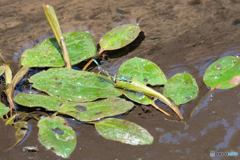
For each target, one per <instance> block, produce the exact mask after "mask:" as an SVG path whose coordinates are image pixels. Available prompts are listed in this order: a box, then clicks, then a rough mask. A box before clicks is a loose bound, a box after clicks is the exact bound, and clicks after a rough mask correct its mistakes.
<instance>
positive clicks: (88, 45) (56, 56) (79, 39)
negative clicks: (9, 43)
mask: <svg viewBox="0 0 240 160" xmlns="http://www.w3.org/2000/svg"><path fill="white" fill-rule="evenodd" d="M63 37H64V39H65V42H66V46H67V50H68V54H69V58H70V61H71V65H74V64H77V63H79V62H81V61H83V60H85V59H88V58H90V57H93V56H95V55H96V54H97V49H96V45H95V42H94V40H93V38H92V36H91V34H89V33H87V32H85V31H76V32H72V33H65V34H63ZM21 64H22V65H28V66H29V67H62V66H64V65H65V63H64V59H63V57H62V51H61V47H60V46H59V44H58V42H57V40H56V38H55V37H53V38H50V39H48V40H46V41H44V42H42V43H41V44H40V45H38V46H36V47H35V48H32V49H28V50H26V51H25V52H24V53H23V55H22V58H21Z"/></svg>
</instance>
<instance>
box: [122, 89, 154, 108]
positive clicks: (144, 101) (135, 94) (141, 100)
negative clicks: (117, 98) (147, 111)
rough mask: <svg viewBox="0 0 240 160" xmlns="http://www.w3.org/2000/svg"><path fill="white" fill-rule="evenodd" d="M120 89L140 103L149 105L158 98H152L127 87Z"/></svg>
mask: <svg viewBox="0 0 240 160" xmlns="http://www.w3.org/2000/svg"><path fill="white" fill-rule="evenodd" d="M118 90H119V91H121V92H122V93H123V94H124V95H125V96H126V97H128V98H129V99H131V100H133V101H134V102H137V103H140V104H145V105H148V104H152V103H154V101H155V100H156V98H153V99H151V98H150V97H148V96H146V95H145V94H144V93H142V92H134V91H130V90H127V89H118Z"/></svg>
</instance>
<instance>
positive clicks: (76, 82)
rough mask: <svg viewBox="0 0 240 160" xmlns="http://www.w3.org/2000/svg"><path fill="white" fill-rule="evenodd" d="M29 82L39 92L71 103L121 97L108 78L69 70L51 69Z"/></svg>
mask: <svg viewBox="0 0 240 160" xmlns="http://www.w3.org/2000/svg"><path fill="white" fill-rule="evenodd" d="M29 81H30V82H31V83H33V85H32V86H33V87H35V88H37V89H38V90H41V91H44V92H47V93H48V94H49V95H51V96H57V97H59V98H61V99H67V100H71V101H79V102H86V101H92V100H95V99H97V98H107V97H118V96H120V95H121V92H120V91H118V90H117V89H116V88H114V86H113V82H112V81H111V80H110V79H108V78H107V77H105V76H103V75H101V74H97V73H92V72H85V71H77V70H73V69H68V68H51V69H49V70H47V71H42V72H40V73H38V74H35V75H33V76H32V77H31V78H30V79H29Z"/></svg>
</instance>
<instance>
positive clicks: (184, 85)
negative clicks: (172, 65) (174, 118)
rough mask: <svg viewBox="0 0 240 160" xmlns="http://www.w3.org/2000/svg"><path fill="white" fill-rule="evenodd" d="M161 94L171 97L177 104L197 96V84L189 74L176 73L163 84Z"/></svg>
mask: <svg viewBox="0 0 240 160" xmlns="http://www.w3.org/2000/svg"><path fill="white" fill-rule="evenodd" d="M163 95H164V96H166V97H169V98H171V99H172V100H173V101H174V103H175V104H177V105H179V104H184V103H187V102H189V101H191V100H192V99H195V98H196V97H197V95H198V85H197V83H196V80H195V79H194V78H193V77H192V76H191V75H190V74H188V73H186V72H183V73H178V74H176V75H174V76H173V77H171V78H170V79H169V80H168V82H167V83H166V84H165V86H164V91H163Z"/></svg>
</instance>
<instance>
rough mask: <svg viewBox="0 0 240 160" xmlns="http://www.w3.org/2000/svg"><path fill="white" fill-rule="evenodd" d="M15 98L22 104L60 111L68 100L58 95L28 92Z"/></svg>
mask: <svg viewBox="0 0 240 160" xmlns="http://www.w3.org/2000/svg"><path fill="white" fill-rule="evenodd" d="M13 100H14V101H15V102H16V103H17V104H20V105H22V106H27V107H43V108H46V109H47V110H49V111H58V110H59V108H60V106H61V105H62V104H63V102H67V101H66V100H61V99H59V98H56V97H50V96H46V95H40V94H26V93H20V94H18V95H17V96H16V97H14V99H13Z"/></svg>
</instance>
